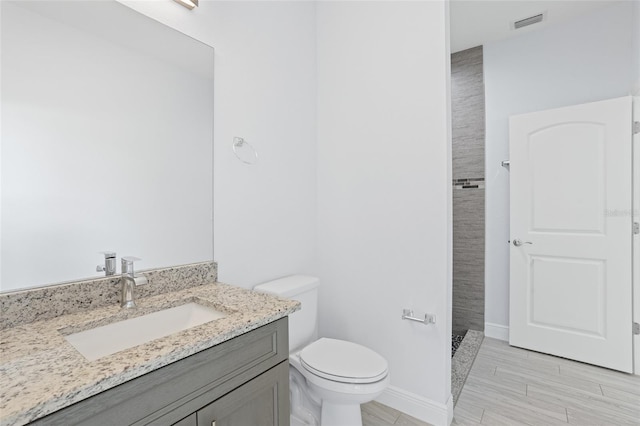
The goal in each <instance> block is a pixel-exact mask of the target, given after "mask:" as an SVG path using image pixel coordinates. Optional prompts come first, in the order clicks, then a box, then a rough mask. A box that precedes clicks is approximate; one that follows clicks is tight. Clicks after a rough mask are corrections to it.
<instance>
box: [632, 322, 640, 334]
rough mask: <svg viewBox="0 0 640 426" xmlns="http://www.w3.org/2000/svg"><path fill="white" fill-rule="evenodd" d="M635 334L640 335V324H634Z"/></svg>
mask: <svg viewBox="0 0 640 426" xmlns="http://www.w3.org/2000/svg"><path fill="white" fill-rule="evenodd" d="M633 334H640V324H638V323H637V322H634V323H633Z"/></svg>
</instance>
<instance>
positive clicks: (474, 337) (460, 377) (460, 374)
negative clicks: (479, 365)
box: [451, 330, 484, 405]
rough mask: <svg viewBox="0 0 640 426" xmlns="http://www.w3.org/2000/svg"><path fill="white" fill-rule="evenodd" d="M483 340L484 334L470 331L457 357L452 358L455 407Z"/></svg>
mask: <svg viewBox="0 0 640 426" xmlns="http://www.w3.org/2000/svg"><path fill="white" fill-rule="evenodd" d="M483 339H484V333H483V332H481V331H475V330H468V331H467V332H466V333H465V335H464V338H463V339H462V343H460V346H459V347H458V349H457V350H456V352H455V355H454V356H453V357H452V358H451V394H452V395H453V403H454V405H455V403H456V402H458V396H459V395H460V391H462V386H464V382H465V381H466V380H467V375H468V374H469V371H470V370H471V366H472V365H473V361H474V360H475V359H476V355H477V354H478V350H479V349H480V344H481V343H482V340H483ZM452 345H453V340H452ZM452 349H453V348H452Z"/></svg>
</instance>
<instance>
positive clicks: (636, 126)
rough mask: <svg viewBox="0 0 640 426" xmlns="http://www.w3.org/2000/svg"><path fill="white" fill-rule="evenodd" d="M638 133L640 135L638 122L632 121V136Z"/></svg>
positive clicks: (639, 123) (639, 122)
mask: <svg viewBox="0 0 640 426" xmlns="http://www.w3.org/2000/svg"><path fill="white" fill-rule="evenodd" d="M638 133H640V121H634V122H633V134H634V135H637V134H638Z"/></svg>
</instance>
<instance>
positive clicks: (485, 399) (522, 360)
mask: <svg viewBox="0 0 640 426" xmlns="http://www.w3.org/2000/svg"><path fill="white" fill-rule="evenodd" d="M453 424H454V425H457V426H467V425H508V426H520V425H533V426H538V425H539V426H553V425H567V424H571V425H580V426H622V425H635V426H639V425H640V377H639V376H633V375H629V374H624V373H619V372H616V371H612V370H608V369H605V368H600V367H595V366H592V365H588V364H583V363H580V362H575V361H570V360H567V359H564V358H558V357H554V356H551V355H545V354H541V353H538V352H533V351H528V350H525V349H520V348H514V347H511V346H509V344H508V343H507V342H503V341H501V340H496V339H491V338H485V339H484V341H483V342H482V345H481V346H480V350H479V352H478V355H477V357H476V360H475V362H474V364H473V367H472V368H471V372H470V373H469V376H468V377H467V381H466V383H465V385H464V387H463V388H462V393H461V394H460V397H459V399H458V403H457V405H456V407H455V410H454V421H453Z"/></svg>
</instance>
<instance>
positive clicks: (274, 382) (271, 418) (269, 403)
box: [196, 361, 289, 426]
mask: <svg viewBox="0 0 640 426" xmlns="http://www.w3.org/2000/svg"><path fill="white" fill-rule="evenodd" d="M196 414H197V424H198V426H232V425H247V426H249V425H251V426H289V362H288V361H285V362H282V363H280V364H278V365H277V366H275V367H273V368H272V369H271V370H269V371H267V372H265V373H263V374H261V375H260V376H258V377H256V378H255V379H253V380H251V381H249V382H247V383H245V384H244V385H242V386H240V387H239V388H236V389H235V390H233V391H231V392H229V393H228V394H226V395H225V396H223V397H221V398H219V399H217V400H216V401H214V402H212V403H211V404H209V405H207V406H206V407H204V408H202V409H200V410H198V411H197V413H196Z"/></svg>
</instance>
